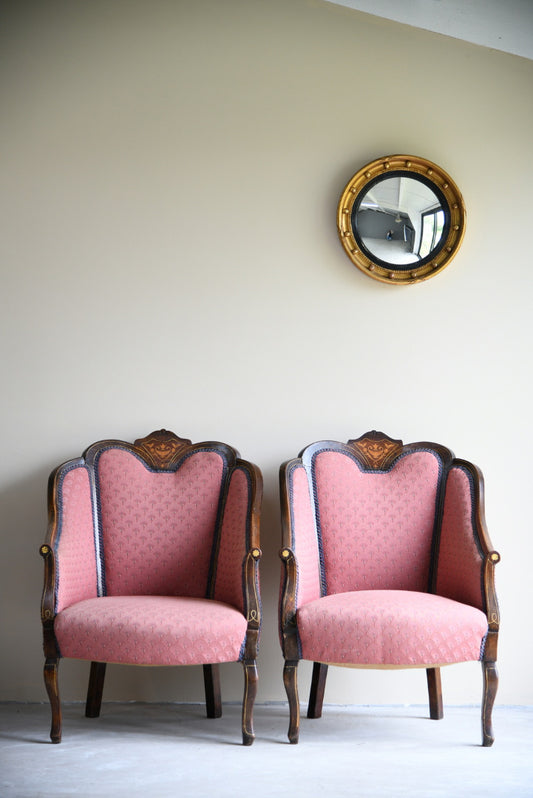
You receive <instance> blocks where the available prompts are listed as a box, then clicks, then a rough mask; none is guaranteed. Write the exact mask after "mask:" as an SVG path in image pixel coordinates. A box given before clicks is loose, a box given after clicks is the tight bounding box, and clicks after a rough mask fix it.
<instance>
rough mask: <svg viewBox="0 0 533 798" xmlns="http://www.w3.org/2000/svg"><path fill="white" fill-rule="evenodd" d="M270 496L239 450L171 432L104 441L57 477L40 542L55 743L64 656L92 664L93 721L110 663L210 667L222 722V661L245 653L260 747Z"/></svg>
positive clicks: (247, 700) (245, 721)
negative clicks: (258, 701)
mask: <svg viewBox="0 0 533 798" xmlns="http://www.w3.org/2000/svg"><path fill="white" fill-rule="evenodd" d="M261 495H262V480H261V473H260V471H259V469H258V468H257V467H256V466H254V465H252V464H251V463H249V462H246V461H245V460H241V459H240V458H239V455H238V452H236V451H235V449H232V448H231V447H230V446H227V445H225V444H223V443H213V442H207V443H196V444H192V443H191V441H189V440H185V439H182V438H178V437H177V436H176V435H174V434H173V433H171V432H167V431H165V430H161V431H159V432H154V433H152V434H151V435H149V436H147V437H146V438H142V439H139V440H137V441H135V443H134V444H129V443H126V442H124V441H116V440H106V441H100V442H99V443H95V444H93V445H92V446H90V447H89V448H88V449H87V450H86V451H85V452H84V454H83V456H82V457H81V458H79V459H76V460H70V461H69V462H67V463H64V464H63V465H61V466H59V467H58V468H56V469H55V470H54V471H53V472H52V474H51V475H50V481H49V528H48V535H47V540H46V543H45V544H44V545H43V546H42V547H41V554H42V556H43V557H44V561H45V584H44V591H43V598H42V608H41V617H42V623H43V632H44V653H45V658H46V660H45V666H44V677H45V684H46V688H47V691H48V696H49V698H50V704H51V708H52V728H51V733H50V737H51V739H52V742H54V743H58V742H60V740H61V705H60V699H59V692H58V665H59V660H60V658H61V657H71V658H74V659H83V660H89V661H90V662H91V669H90V677H89V688H88V693H87V704H86V715H87V716H88V717H97V716H98V715H99V713H100V706H101V701H102V690H103V684H104V676H105V668H106V663H124V664H131V665H203V670H204V682H205V692H206V705H207V715H208V717H219V716H220V715H221V714H222V704H221V697H220V680H219V668H218V665H219V663H221V662H234V661H240V662H241V663H242V665H243V666H244V676H245V688H244V699H243V713H242V736H243V743H244V744H245V745H250V744H251V743H252V742H253V740H254V731H253V722H252V712H253V703H254V699H255V695H256V690H257V667H256V657H257V645H258V638H259V632H260V624H261V605H260V598H259V579H258V563H259V559H260V556H261V551H260V548H259V510H260V503H261Z"/></svg>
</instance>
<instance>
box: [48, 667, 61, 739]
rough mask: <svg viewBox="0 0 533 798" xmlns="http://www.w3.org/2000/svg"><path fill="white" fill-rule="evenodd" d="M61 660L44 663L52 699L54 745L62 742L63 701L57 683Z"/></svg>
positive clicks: (52, 735)
mask: <svg viewBox="0 0 533 798" xmlns="http://www.w3.org/2000/svg"><path fill="white" fill-rule="evenodd" d="M58 667H59V659H57V658H56V657H49V658H48V659H47V660H46V662H45V663H44V683H45V685H46V692H47V693H48V698H49V699H50V707H51V709H52V727H51V729H50V739H51V740H52V742H53V743H60V742H61V701H60V698H59V688H58V683H57V672H58Z"/></svg>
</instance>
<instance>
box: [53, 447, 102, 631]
mask: <svg viewBox="0 0 533 798" xmlns="http://www.w3.org/2000/svg"><path fill="white" fill-rule="evenodd" d="M40 553H41V555H42V556H43V558H44V561H45V577H44V589H43V597H42V601H41V617H42V620H43V623H45V622H49V621H53V618H54V616H55V615H56V614H57V613H58V612H60V611H61V610H62V609H64V608H65V607H68V606H70V605H71V604H74V603H76V602H77V601H82V600H83V599H85V598H94V597H95V596H97V595H98V587H97V582H98V576H97V562H96V550H95V535H94V527H93V506H92V495H91V485H90V479H89V474H88V471H87V469H86V467H85V464H84V461H83V460H82V459H80V460H73V461H69V462H68V463H65V464H64V465H62V466H60V467H59V468H57V469H55V470H54V471H53V472H52V473H51V475H50V479H49V483H48V532H47V536H46V541H45V543H44V545H43V546H41V549H40Z"/></svg>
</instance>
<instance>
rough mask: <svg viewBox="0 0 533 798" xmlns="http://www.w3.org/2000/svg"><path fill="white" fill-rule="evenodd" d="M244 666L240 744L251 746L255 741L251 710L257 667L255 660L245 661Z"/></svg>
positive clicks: (255, 691)
mask: <svg viewBox="0 0 533 798" xmlns="http://www.w3.org/2000/svg"><path fill="white" fill-rule="evenodd" d="M243 666H244V698H243V702H242V743H243V745H251V744H252V743H253V741H254V740H255V734H254V721H253V710H254V701H255V697H256V695H257V681H258V675H257V665H256V662H255V659H252V660H245V661H244V662H243Z"/></svg>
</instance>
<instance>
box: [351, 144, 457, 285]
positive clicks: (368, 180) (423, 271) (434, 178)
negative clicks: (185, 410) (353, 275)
mask: <svg viewBox="0 0 533 798" xmlns="http://www.w3.org/2000/svg"><path fill="white" fill-rule="evenodd" d="M390 178H397V181H396V185H397V186H399V185H400V184H401V183H402V179H404V178H407V180H403V185H404V186H405V185H406V184H409V182H410V181H416V185H415V190H416V189H417V188H420V191H426V192H428V191H429V196H430V197H431V195H433V198H434V204H433V208H434V209H433V210H432V212H431V213H433V214H435V213H436V212H437V211H438V210H440V211H442V214H443V215H442V217H441V218H442V221H441V222H440V223H439V225H440V227H439V238H438V240H436V238H435V233H434V234H433V239H432V243H431V245H430V249H429V252H428V253H427V254H426V255H423V256H421V255H420V254H417V253H420V252H421V250H420V242H421V240H422V222H423V220H422V221H421V217H423V216H424V215H426V214H425V213H424V212H420V210H419V211H417V213H418V215H419V216H420V219H418V221H417V222H414V223H412V222H411V220H409V214H408V213H404V212H403V210H402V212H401V213H400V209H399V208H398V210H397V213H396V219H393V221H396V222H398V223H400V222H402V223H403V224H402V225H401V226H402V227H403V231H404V232H403V234H402V239H403V241H405V240H406V238H407V234H406V232H405V231H406V230H409V231H410V235H411V237H413V238H414V237H416V236H418V238H419V242H418V244H417V245H416V246H417V247H418V249H416V248H415V250H411V249H410V250H409V254H408V255H404V257H405V258H406V259H407V261H408V262H404V263H401V262H397V261H396V260H394V261H393V260H388V259H387V258H385V257H384V256H383V253H384V252H385V251H386V247H385V248H384V247H383V246H382V244H383V243H384V242H383V241H382V242H379V249H378V239H377V238H376V239H375V241H376V246H372V245H370V244H369V241H371V240H372V239H368V238H366V239H365V238H364V236H363V235H361V234H360V230H359V229H358V226H357V222H358V218H359V219H361V218H362V217H361V215H360V210H361V203H364V207H363V210H369V209H370V210H378V211H380V212H382V213H383V210H382V208H378V207H377V204H376V203H374V202H372V203H371V202H370V201H369V198H372V195H373V193H375V192H376V188H378V189H379V187H380V186H381V190H382V191H383V184H384V182H385V181H386V180H387V179H390ZM411 185H413V184H411ZM422 186H425V189H422V188H421V187H422ZM397 193H398V196H399V194H400V190H399V189H398V191H397ZM370 206H372V207H370ZM386 213H390V214H392V213H393V209H390V210H389V209H387V210H386ZM391 218H392V217H391ZM386 219H387V216H386V215H385V216H384V217H383V221H382V222H381V223H382V224H383V223H384V222H385V220H386ZM435 219H436V216H435ZM406 220H407V221H406ZM433 224H434V226H435V224H436V222H434V223H433ZM389 226H390V225H389ZM417 226H418V227H419V228H420V229H419V230H418V231H417V232H415V230H414V228H416V227H417ZM465 227H466V210H465V206H464V202H463V198H462V196H461V193H460V191H459V189H458V188H457V186H456V184H455V183H454V181H453V180H452V178H451V177H450V176H449V175H448V174H447V173H446V172H445V171H444V169H441V167H440V166H437V165H436V164H434V163H432V162H431V161H428V160H427V159H426V158H419V157H417V156H414V155H389V156H386V157H384V158H378V159H376V160H375V161H371V162H370V163H368V164H367V165H366V166H364V167H363V168H362V169H360V170H359V171H358V172H357V173H356V174H355V175H354V176H353V177H352V178H351V180H350V181H349V182H348V184H347V186H346V188H345V189H344V191H343V192H342V195H341V198H340V201H339V205H338V209H337V229H338V233H339V237H340V240H341V243H342V246H343V247H344V250H345V251H346V254H347V255H348V257H349V258H350V260H351V261H352V263H354V264H355V265H356V266H357V268H358V269H360V270H361V271H362V272H364V273H365V274H367V275H368V276H369V277H372V278H373V279H374V280H379V281H380V282H382V283H388V284H389V285H410V284H412V283H418V282H421V281H423V280H427V279H429V278H430V277H434V276H435V275H436V274H438V273H439V272H441V271H442V270H443V269H444V268H445V267H446V266H447V265H448V264H449V263H450V261H451V260H452V258H453V257H454V255H455V254H456V253H457V250H458V249H459V247H460V245H461V242H462V240H463V236H464V233H465ZM380 235H381V234H380ZM395 236H396V232H395V231H394V232H393V230H392V229H390V230H388V231H387V232H386V234H385V235H383V236H382V237H383V238H384V239H385V238H386V239H389V240H390V239H392V238H394V237H395ZM402 246H405V247H406V248H408V245H407V244H404V243H402ZM378 252H379V254H378ZM394 257H396V255H395V256H394ZM398 257H400V256H398Z"/></svg>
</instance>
